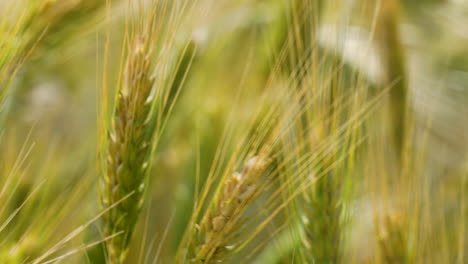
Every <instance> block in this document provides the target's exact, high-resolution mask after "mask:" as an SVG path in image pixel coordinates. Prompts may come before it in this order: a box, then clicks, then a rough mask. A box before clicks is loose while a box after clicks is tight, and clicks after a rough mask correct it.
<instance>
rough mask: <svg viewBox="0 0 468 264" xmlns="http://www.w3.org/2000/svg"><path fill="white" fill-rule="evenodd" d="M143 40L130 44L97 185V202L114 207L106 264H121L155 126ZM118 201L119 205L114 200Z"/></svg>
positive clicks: (107, 222)
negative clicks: (99, 199)
mask: <svg viewBox="0 0 468 264" xmlns="http://www.w3.org/2000/svg"><path fill="white" fill-rule="evenodd" d="M150 43H151V42H150V41H148V40H147V39H145V38H144V37H142V36H139V37H137V38H136V40H135V41H134V42H133V43H132V45H131V46H130V50H129V53H128V58H127V63H126V66H125V70H124V78H123V81H122V84H121V87H120V89H119V92H118V97H117V105H116V109H115V114H114V116H113V119H112V125H111V128H110V129H109V131H108V146H107V151H106V160H105V174H104V176H103V177H102V181H101V204H102V206H103V207H104V208H108V207H111V206H112V205H115V204H116V203H117V205H116V206H115V207H113V208H112V209H111V210H110V211H109V212H108V213H107V214H105V215H104V217H103V222H104V235H105V236H106V237H107V236H110V235H113V234H116V233H119V232H122V234H121V235H119V236H116V237H115V238H113V239H111V240H109V241H108V243H107V251H108V252H107V253H108V258H109V261H110V263H122V262H123V261H124V259H125V256H126V251H127V248H128V245H129V242H130V239H131V235H132V232H133V229H134V227H135V224H136V222H137V220H138V215H139V212H140V210H141V206H142V203H143V194H144V191H145V185H146V175H147V170H148V167H149V166H148V164H149V158H150V156H151V155H150V154H151V151H152V146H153V145H154V144H153V141H154V134H155V126H154V122H155V121H154V119H155V118H154V116H155V115H154V114H151V109H152V105H153V99H152V98H150V97H151V91H152V88H153V85H154V80H153V78H152V77H151V58H152V50H151V47H150V46H149V45H150ZM119 201H121V202H119Z"/></svg>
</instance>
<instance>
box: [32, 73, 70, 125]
mask: <svg viewBox="0 0 468 264" xmlns="http://www.w3.org/2000/svg"><path fill="white" fill-rule="evenodd" d="M65 97H66V95H65V93H64V87H63V84H62V83H61V82H59V81H57V80H47V81H42V82H39V83H38V84H37V85H36V86H35V87H33V89H32V90H31V91H30V93H29V94H28V96H27V109H26V111H25V115H24V120H25V121H26V122H33V121H35V120H39V119H43V118H47V117H50V116H52V115H53V114H55V113H57V112H58V111H60V109H62V108H63V106H64V105H65V104H66V101H67V100H66V98H65Z"/></svg>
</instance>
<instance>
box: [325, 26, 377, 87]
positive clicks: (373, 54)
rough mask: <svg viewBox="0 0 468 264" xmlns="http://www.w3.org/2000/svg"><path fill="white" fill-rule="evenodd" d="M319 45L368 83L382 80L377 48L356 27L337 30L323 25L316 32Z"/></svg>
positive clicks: (368, 37)
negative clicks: (331, 52)
mask: <svg viewBox="0 0 468 264" xmlns="http://www.w3.org/2000/svg"><path fill="white" fill-rule="evenodd" d="M317 34H318V41H319V45H320V46H321V47H323V48H325V49H327V50H330V51H333V52H334V53H336V54H338V55H339V56H341V57H342V58H343V60H344V61H345V62H346V63H348V64H349V65H351V66H352V67H354V68H356V69H357V70H358V71H359V72H360V73H362V74H364V75H365V76H366V77H367V78H368V79H369V81H371V82H373V83H380V82H381V81H382V80H383V76H384V73H383V66H382V63H381V60H380V57H379V55H378V54H379V53H378V51H377V48H376V47H374V46H373V45H372V42H371V41H370V35H369V33H368V32H367V31H366V30H364V29H363V28H360V27H356V26H349V27H342V28H339V27H338V26H335V25H330V24H325V25H323V26H321V27H320V29H319V31H318V33H317Z"/></svg>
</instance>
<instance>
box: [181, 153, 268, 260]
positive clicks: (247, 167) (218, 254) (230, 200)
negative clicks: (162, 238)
mask: <svg viewBox="0 0 468 264" xmlns="http://www.w3.org/2000/svg"><path fill="white" fill-rule="evenodd" d="M267 164H268V161H267V159H266V158H264V157H260V156H255V157H253V158H250V159H249V160H248V161H247V162H246V163H245V164H244V166H243V168H242V170H241V171H240V172H234V173H233V174H232V175H230V176H229V177H228V178H227V179H225V181H224V183H223V186H222V187H223V188H222V189H221V190H219V192H218V193H217V195H216V196H215V197H214V199H213V205H212V207H211V208H210V209H209V211H208V212H207V213H206V215H205V217H204V218H203V220H202V222H201V223H200V225H199V226H198V230H197V231H196V232H195V234H196V238H195V239H193V240H194V241H195V245H194V247H193V248H194V250H193V252H192V255H191V257H190V262H191V263H222V262H223V261H225V260H226V259H227V258H228V257H229V254H230V251H232V250H234V247H235V244H236V243H235V241H234V237H235V236H236V235H237V234H238V232H239V230H241V229H242V223H243V221H242V215H243V213H244V212H245V210H246V209H247V208H248V207H249V205H250V204H251V203H252V202H253V200H254V199H255V198H256V197H257V196H258V194H259V193H260V185H259V179H260V177H261V176H262V175H263V174H264V172H265V169H266V167H267Z"/></svg>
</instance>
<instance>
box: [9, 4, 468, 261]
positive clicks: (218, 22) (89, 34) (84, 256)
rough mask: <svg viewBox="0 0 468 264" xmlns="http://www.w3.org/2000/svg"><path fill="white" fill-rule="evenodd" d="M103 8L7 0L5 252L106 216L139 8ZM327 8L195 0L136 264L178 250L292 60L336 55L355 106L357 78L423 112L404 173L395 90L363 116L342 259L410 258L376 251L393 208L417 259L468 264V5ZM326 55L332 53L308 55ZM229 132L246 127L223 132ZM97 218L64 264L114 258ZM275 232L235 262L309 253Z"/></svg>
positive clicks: (17, 257)
mask: <svg viewBox="0 0 468 264" xmlns="http://www.w3.org/2000/svg"><path fill="white" fill-rule="evenodd" d="M148 1H150V0H148ZM13 2H14V3H13ZM107 2H109V3H111V5H110V6H109V5H108V6H106V1H104V0H61V1H59V0H57V1H48V0H25V1H18V2H17V1H13V0H0V4H1V5H0V6H1V12H2V13H3V14H4V15H3V16H2V18H0V21H1V23H0V24H1V25H0V34H2V35H3V36H4V37H3V38H2V39H0V43H1V44H0V51H1V52H2V55H1V56H2V57H0V67H2V70H1V73H0V76H1V81H2V83H1V89H2V94H4V97H3V98H2V100H3V102H2V104H1V112H0V125H1V128H0V136H1V141H0V146H1V147H0V164H1V165H0V204H1V206H0V237H1V238H0V262H2V263H8V264H10V263H11V264H13V263H34V262H33V260H34V259H36V258H39V257H40V256H42V255H43V254H44V253H45V252H46V251H47V250H49V249H50V248H53V247H54V245H57V243H59V241H61V240H62V239H63V238H64V237H65V236H66V235H67V234H69V233H70V232H72V231H73V230H76V229H77V228H78V227H80V226H81V225H84V224H85V223H87V222H88V221H89V220H90V219H93V217H95V216H97V215H98V214H99V210H100V208H99V204H98V203H97V202H96V199H97V195H98V194H97V192H98V175H99V166H98V151H99V147H98V144H99V125H100V118H101V114H102V112H101V111H102V109H103V90H102V87H103V83H104V81H105V82H106V83H107V85H108V89H109V92H108V93H109V97H110V98H113V97H114V94H115V92H116V89H118V87H116V85H115V84H116V83H117V81H118V79H119V73H120V69H121V65H122V60H123V58H122V53H123V50H124V48H125V45H124V43H125V42H124V41H125V39H126V37H127V36H126V34H127V33H128V30H129V28H128V23H129V21H131V20H132V19H134V16H133V15H132V10H133V9H132V8H131V6H132V3H131V2H132V1H123V0H122V1H118V0H112V1H107ZM129 2H130V3H129ZM390 2H393V4H394V5H397V6H398V8H395V9H394V10H393V9H392V8H393V7H389V5H393V4H389V3H390ZM314 3H315V4H314V5H313V8H312V4H308V1H307V0H288V1H286V0H218V1H208V0H206V1H205V0H198V1H195V2H194V4H193V5H194V6H195V7H194V11H193V12H192V13H191V15H190V16H187V21H184V22H183V23H181V24H182V26H181V28H180V29H179V30H178V31H177V32H175V33H176V38H175V41H174V45H173V46H172V50H169V51H167V52H170V53H171V54H173V55H171V56H172V57H173V58H174V61H175V60H180V61H181V64H180V66H179V67H180V68H182V70H180V71H181V72H179V73H177V74H178V75H177V74H176V75H175V76H176V79H175V82H176V84H175V85H179V86H181V93H180V97H179V99H178V101H177V102H176V103H175V106H174V109H173V112H172V114H171V116H170V118H169V119H168V120H169V121H168V123H167V126H166V127H165V130H164V133H163V134H162V135H161V138H160V141H159V144H158V148H157V150H156V153H155V155H154V165H153V167H154V168H153V170H152V173H151V177H150V178H151V180H150V186H149V190H148V199H147V201H146V204H145V207H144V209H143V213H142V215H141V221H140V222H139V224H138V226H137V231H136V233H135V235H134V237H133V239H132V244H131V250H130V253H129V254H130V255H129V257H128V260H127V262H126V263H153V261H154V263H170V262H171V260H172V257H173V256H174V254H175V252H176V250H177V246H178V244H179V243H180V240H181V239H182V236H183V233H184V231H185V230H186V228H187V224H188V221H189V219H190V217H191V213H192V208H193V203H194V197H195V185H196V177H197V175H200V177H202V182H203V177H206V175H208V174H209V172H210V169H211V167H212V164H213V162H214V159H215V155H216V151H217V150H218V149H219V147H220V144H226V146H225V147H224V148H225V151H226V153H227V155H228V156H229V153H230V152H232V151H233V150H234V147H235V146H236V140H237V139H239V138H241V137H243V136H245V135H246V133H247V132H246V129H244V128H246V127H247V126H248V125H249V124H250V122H251V121H252V116H253V113H255V112H256V111H258V109H260V110H261V109H269V108H270V107H276V106H277V105H278V104H281V103H278V100H280V101H281V98H277V96H275V95H278V94H281V91H282V90H285V89H294V87H293V86H294V85H292V83H296V84H297V83H298V82H299V80H298V79H299V77H297V75H293V74H292V73H293V72H295V71H300V69H306V68H307V69H308V70H310V71H313V72H316V73H317V74H322V75H325V74H329V73H326V71H320V69H323V68H321V67H332V66H323V65H325V64H326V61H327V60H328V61H331V60H336V61H339V63H338V64H337V65H338V67H337V69H339V71H340V77H339V80H340V82H341V83H340V87H342V89H343V90H341V91H347V92H343V94H342V96H343V98H344V100H346V98H348V96H349V98H351V97H352V94H353V92H352V91H353V90H352V89H356V90H359V91H361V92H362V93H363V94H365V95H366V96H368V97H366V98H375V97H378V96H379V95H381V94H382V93H387V92H388V93H389V94H391V93H392V91H394V90H393V88H394V87H395V86H397V88H396V89H400V88H401V87H400V86H402V85H403V86H404V87H403V88H402V89H405V91H407V98H406V99H405V100H406V101H403V103H402V105H406V106H407V109H408V111H407V112H408V113H409V114H407V115H406V116H410V118H409V119H410V121H408V122H410V123H411V125H410V126H408V127H405V128H401V127H400V129H404V130H405V131H409V132H408V133H407V134H410V136H406V137H407V138H408V140H407V142H408V141H409V142H410V143H409V144H407V145H405V146H404V148H405V151H403V152H402V153H404V154H403V155H406V157H407V158H406V159H405V160H406V161H407V162H408V164H409V165H408V164H406V165H407V166H406V167H405V166H403V167H405V168H406V170H404V173H402V174H399V175H398V177H396V176H395V177H394V176H392V174H394V172H393V171H392V168H396V167H398V166H399V165H395V164H396V163H397V162H395V161H394V160H393V159H394V158H393V157H392V156H391V155H390V154H388V153H390V152H392V151H393V150H391V149H390V150H389V147H388V145H391V144H397V143H389V140H388V137H387V136H385V135H386V133H387V132H385V131H387V127H388V126H390V125H388V124H390V123H392V122H394V123H395V122H396V123H398V120H397V121H395V120H394V119H392V118H389V117H388V113H387V112H388V109H387V110H385V107H384V105H387V103H384V100H383V99H382V102H380V101H379V102H377V103H375V106H373V113H372V114H371V115H370V117H369V118H368V119H366V121H365V122H366V124H367V126H366V129H364V131H365V132H363V133H367V136H366V139H368V140H367V141H366V143H364V144H363V146H364V147H363V148H365V149H366V151H362V153H361V155H360V156H359V159H358V161H356V166H355V169H354V171H353V172H349V174H350V175H351V176H350V177H352V181H353V189H352V191H350V192H351V193H352V194H351V195H350V196H351V197H352V198H349V199H350V201H349V203H347V204H348V205H347V206H346V211H347V212H348V214H349V215H350V217H351V219H352V221H350V222H349V225H348V226H347V229H346V230H347V231H346V233H345V234H344V235H343V241H344V242H343V246H342V251H343V256H342V258H341V260H340V262H343V263H380V262H382V263H403V262H398V261H377V259H378V250H377V247H378V246H379V241H377V240H378V236H376V235H375V233H376V232H377V231H376V230H378V228H377V227H376V226H375V225H376V224H375V223H376V221H377V222H378V221H379V220H376V219H378V218H379V215H380V212H381V211H383V212H386V213H385V215H386V217H388V215H390V218H391V219H392V220H390V221H396V222H398V223H400V219H410V220H408V221H403V220H401V221H403V222H405V225H407V228H408V229H411V230H413V231H414V232H413V233H411V234H413V236H410V238H407V239H404V241H406V242H407V243H408V244H409V245H410V247H411V248H412V250H413V253H411V254H412V255H413V256H414V257H413V258H411V259H412V261H410V262H409V263H466V261H467V260H466V256H465V252H468V246H467V242H466V241H467V239H468V236H467V232H466V228H467V223H468V219H467V216H468V206H467V198H468V197H467V191H468V184H467V176H468V156H467V150H468V148H467V147H468V1H464V0H417V1H416V0H401V1H396V0H395V1H388V2H386V0H382V1H376V0H327V1H318V0H317V1H315V2H314ZM44 6H45V7H44ZM386 8H387V9H386ZM388 10H393V11H388ZM387 11H388V12H387ZM382 21H383V22H382ZM11 25H14V26H13V27H12V26H11ZM388 32H393V33H388ZM395 36H396V37H395ZM307 47H309V48H307ZM183 50H184V51H185V52H183ZM311 50H312V51H311ZM311 54H312V55H311ZM314 54H316V55H317V56H323V54H327V55H326V56H323V57H321V58H322V59H323V61H321V60H319V59H316V60H313V61H312V62H310V64H307V63H304V65H305V64H307V65H306V66H301V65H302V64H301V63H302V62H301V61H305V58H310V57H313V55H314ZM15 56H17V57H18V58H20V59H15ZM183 56H186V58H184V57H183ZM314 61H316V62H319V63H316V64H314V63H313V62H314ZM173 63H175V62H173ZM189 64H190V67H189V66H188V65H189ZM184 67H185V68H184ZM302 67H303V68H302ZM304 71H305V70H304ZM346 75H349V76H354V77H353V78H357V79H358V81H355V80H354V79H352V80H350V79H349V78H347V77H346ZM272 76H273V77H274V78H272ZM292 76H293V77H292ZM294 76H296V77H294ZM326 78H328V77H327V76H324V79H326ZM182 79H183V81H182ZM291 79H294V80H295V82H292V81H291ZM272 80H273V82H272ZM353 80H354V81H353ZM304 85H306V84H300V86H304ZM265 94H266V95H267V97H268V98H267V99H265V100H263V99H262V100H260V99H259V98H261V97H262V96H263V95H265ZM361 99H362V102H363V104H364V103H365V102H367V101H366V100H369V101H370V100H371V99H365V98H364V97H362V98H361ZM379 100H380V99H379ZM402 100H403V99H402ZM111 101H112V100H111ZM260 102H261V105H259V103H260ZM286 108H287V107H286ZM393 118H395V117H394V116H393ZM401 121H402V122H403V120H401ZM363 122H364V121H363ZM409 127H410V128H409ZM226 130H229V131H233V134H232V136H231V137H229V138H228V139H226V137H225V133H226ZM386 168H390V169H389V170H387V169H386ZM260 206H261V205H260ZM402 208H403V209H402ZM416 211H417V212H416ZM410 215H411V216H410ZM281 217H282V218H281ZM281 217H280V218H281V219H283V220H284V219H286V218H287V213H285V214H284V215H282V216H281ZM395 219H397V220H395ZM283 220H277V221H278V223H277V222H273V223H271V225H272V228H273V229H277V228H275V225H276V224H279V222H281V221H283ZM99 226H100V222H99V220H95V221H92V222H91V223H89V224H88V225H86V228H85V229H84V230H83V231H82V232H80V233H79V234H77V235H76V236H74V237H73V239H70V241H66V243H63V245H62V244H60V245H61V246H60V249H59V250H58V252H59V253H55V255H52V256H58V255H60V254H65V252H68V251H69V250H72V249H76V252H74V254H72V255H71V256H69V257H67V258H66V259H65V260H62V261H61V263H105V259H104V251H103V248H102V246H101V245H100V244H98V245H95V246H92V247H91V246H90V247H87V245H90V244H91V243H94V242H96V241H99V240H100V238H99ZM416 230H417V231H416ZM387 232H388V233H391V232H390V231H388V230H387ZM263 233H265V234H263ZM263 233H262V234H260V235H259V237H263V240H266V241H267V242H265V243H264V244H262V250H256V251H254V249H256V247H255V245H254V246H250V247H247V249H246V250H245V251H246V253H242V254H240V255H239V257H238V258H237V259H236V258H234V260H232V262H230V263H308V262H302V261H298V260H296V261H294V257H291V256H293V255H294V249H295V248H297V247H298V245H295V243H298V242H297V241H295V239H293V238H291V237H290V236H288V235H286V237H287V238H281V236H278V237H279V238H278V239H279V240H277V239H275V240H273V239H271V241H270V243H268V239H266V238H267V237H268V232H263ZM292 237H294V236H292ZM281 239H283V240H284V241H282V242H281ZM281 243H283V244H281ZM284 243H286V244H288V245H290V246H281V245H284ZM288 250H289V252H288ZM142 252H143V253H142ZM246 256H248V258H247V257H246ZM38 263H43V262H38ZM54 263H55V262H54ZM57 263H58V262H57ZM316 263H321V262H316ZM323 263H325V262H323ZM405 263H406V262H405Z"/></svg>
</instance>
